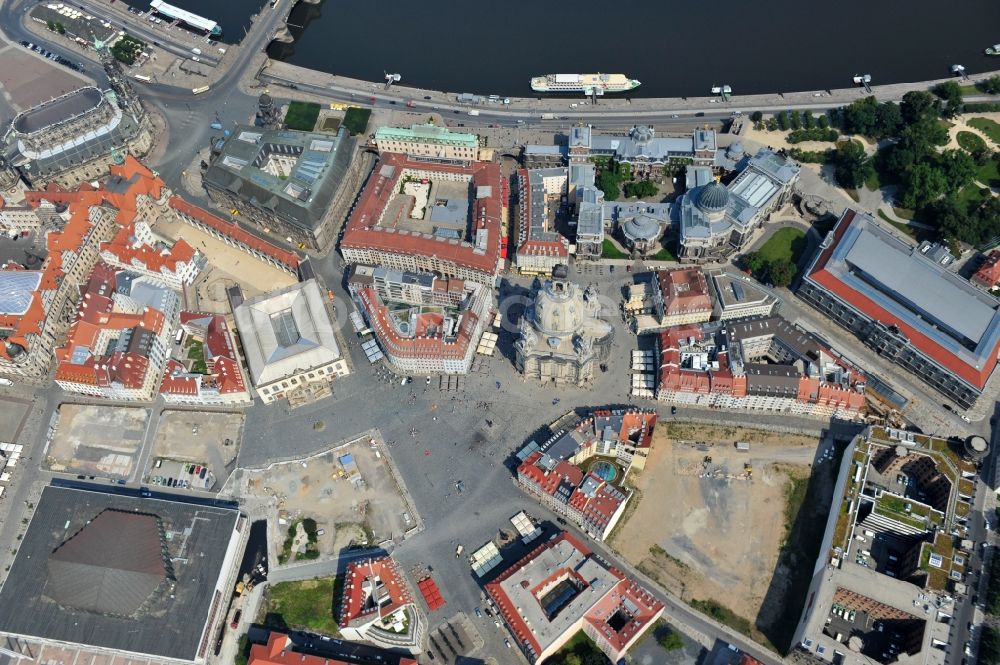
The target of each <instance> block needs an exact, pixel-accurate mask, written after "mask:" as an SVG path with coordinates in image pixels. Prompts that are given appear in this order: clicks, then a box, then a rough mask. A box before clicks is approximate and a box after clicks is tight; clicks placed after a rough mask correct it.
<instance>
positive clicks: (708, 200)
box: [698, 182, 729, 212]
mask: <svg viewBox="0 0 1000 665" xmlns="http://www.w3.org/2000/svg"><path fill="white" fill-rule="evenodd" d="M728 205H729V190H728V189H726V186H725V185H723V184H722V183H720V182H711V183H709V184H707V185H705V186H704V187H703V188H702V190H701V192H699V193H698V207H699V208H701V209H702V210H704V211H706V212H721V211H723V210H725V209H726V207H727V206H728Z"/></svg>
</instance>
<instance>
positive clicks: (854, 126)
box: [842, 97, 878, 136]
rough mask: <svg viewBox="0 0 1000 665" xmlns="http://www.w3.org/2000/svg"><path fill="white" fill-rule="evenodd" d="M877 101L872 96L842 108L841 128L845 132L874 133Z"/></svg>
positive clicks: (865, 134) (863, 134)
mask: <svg viewBox="0 0 1000 665" xmlns="http://www.w3.org/2000/svg"><path fill="white" fill-rule="evenodd" d="M877 108H878V102H877V101H876V100H875V98H874V97H865V98H864V99H859V100H857V101H855V102H853V103H851V104H850V105H848V106H845V107H844V110H843V112H842V113H843V129H844V132H845V133H847V134H861V135H862V136H874V135H875V128H876V122H875V113H876V109H877Z"/></svg>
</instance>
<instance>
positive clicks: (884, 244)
mask: <svg viewBox="0 0 1000 665" xmlns="http://www.w3.org/2000/svg"><path fill="white" fill-rule="evenodd" d="M825 269H826V271H827V272H829V273H830V274H831V275H833V276H835V277H837V278H838V279H839V280H841V281H843V282H845V283H846V284H847V285H848V286H850V287H851V288H853V289H855V290H857V291H859V292H861V293H863V294H865V295H866V296H868V297H869V298H871V299H872V300H873V301H874V302H875V303H876V304H877V305H879V306H881V307H884V308H885V309H887V310H888V311H890V312H892V313H893V314H895V315H896V316H898V317H900V319H902V320H904V321H906V322H908V323H909V324H910V325H911V326H913V327H914V328H915V329H917V330H919V331H920V332H922V333H923V334H925V335H928V336H929V337H931V338H932V339H934V340H935V341H937V342H938V343H940V344H942V345H943V346H945V347H946V348H949V349H952V350H953V351H954V352H955V353H956V354H957V355H959V356H960V357H961V358H962V359H963V360H964V361H965V362H969V363H973V364H975V365H976V366H977V367H978V366H981V363H982V362H987V361H988V359H987V358H986V356H987V355H988V354H989V353H990V352H991V350H992V349H993V348H994V347H995V346H996V343H997V340H998V339H1000V312H998V305H1000V303H998V301H997V300H996V298H994V297H993V296H991V295H989V294H987V293H985V292H983V291H981V290H980V289H977V288H975V287H974V286H972V285H971V284H969V283H968V282H967V281H966V280H964V279H962V278H961V277H959V276H958V275H956V274H955V273H953V272H951V271H950V270H948V269H946V268H944V267H942V266H940V265H938V264H937V263H935V262H934V261H931V260H929V259H927V258H926V257H924V256H923V255H921V254H920V253H919V252H918V251H916V249H915V248H914V247H913V246H912V245H909V244H907V243H905V242H903V241H902V240H901V239H899V238H897V237H895V236H894V235H891V234H889V233H888V232H887V231H885V230H883V229H881V228H880V227H879V226H878V224H877V223H876V222H875V221H874V220H873V219H871V217H868V216H867V215H861V214H859V215H857V216H856V217H855V218H854V221H853V223H852V224H851V225H850V227H849V228H848V229H847V230H846V231H845V232H844V235H843V237H842V238H841V240H840V242H839V243H838V244H837V246H836V247H835V248H834V251H833V253H832V255H831V256H830V258H829V260H828V261H827V263H826V268H825Z"/></svg>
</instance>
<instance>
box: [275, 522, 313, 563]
mask: <svg viewBox="0 0 1000 665" xmlns="http://www.w3.org/2000/svg"><path fill="white" fill-rule="evenodd" d="M300 526H301V527H302V529H303V530H304V531H305V534H306V548H305V551H304V552H292V547H293V546H294V545H295V537H296V535H297V534H298V530H299V527H300ZM317 531H318V529H317V528H316V520H314V519H310V518H308V517H304V518H302V519H298V520H295V521H294V522H292V523H291V524H289V525H288V533H287V534H286V535H285V541H284V542H283V543H282V545H281V552H280V553H279V554H278V563H280V564H285V563H288V562H289V561H300V560H304V559H318V558H319V545H318V544H317V542H318V540H319V536H318V533H317Z"/></svg>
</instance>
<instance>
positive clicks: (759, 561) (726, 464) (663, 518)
mask: <svg viewBox="0 0 1000 665" xmlns="http://www.w3.org/2000/svg"><path fill="white" fill-rule="evenodd" d="M736 441H747V442H750V444H751V450H750V451H749V452H741V451H738V450H736V449H735V447H734V444H735V442H736ZM817 443H818V441H817V440H816V439H815V438H810V437H805V436H795V435H786V434H777V433H772V432H765V431H760V430H749V429H742V428H732V427H726V428H723V427H707V426H696V425H683V424H674V423H671V424H668V425H667V426H666V427H661V428H660V429H659V430H658V432H657V433H656V435H655V439H654V442H653V449H652V452H651V453H650V456H649V459H648V460H647V462H646V468H645V470H643V471H642V472H640V473H639V474H638V475H636V476H633V478H632V482H633V484H634V486H635V488H636V489H637V490H638V492H639V497H638V498H640V501H639V502H638V505H637V507H635V508H634V509H633V510H634V512H633V513H632V514H631V517H629V518H628V521H627V523H626V524H625V526H624V527H622V528H620V529H619V530H618V532H617V533H616V534H615V536H614V542H613V544H614V546H615V548H616V549H617V550H618V551H619V552H621V553H622V554H623V555H624V556H625V558H626V559H628V560H629V561H630V562H632V563H633V564H634V565H637V566H638V567H640V568H641V569H642V570H643V572H645V573H646V574H648V575H650V577H652V578H654V579H656V580H657V581H658V582H660V584H662V585H663V586H664V587H665V588H666V589H668V590H670V591H672V592H673V593H676V594H677V595H679V596H681V597H682V598H683V599H684V600H688V601H690V600H694V599H698V600H706V599H712V600H715V601H717V602H718V603H720V604H721V605H723V606H725V607H726V608H728V609H729V610H732V612H733V613H734V614H735V615H737V616H736V617H735V618H734V619H733V623H741V622H740V621H738V619H740V618H742V619H743V621H742V625H743V627H744V630H746V631H753V629H752V628H751V625H752V624H753V623H754V622H755V620H756V621H757V622H758V623H764V624H767V623H770V621H772V620H774V619H776V617H777V611H778V610H779V609H780V608H770V607H763V605H764V604H765V597H767V598H768V603H769V604H770V602H771V601H770V599H771V598H772V597H773V593H772V592H771V591H770V586H771V577H772V573H773V571H774V569H775V566H776V564H777V561H778V553H779V549H780V547H781V545H782V543H783V542H784V540H785V537H786V530H787V527H786V518H785V511H786V500H787V498H788V497H789V496H791V495H792V494H794V490H795V487H796V485H795V483H793V482H792V479H793V478H794V479H798V481H799V483H800V484H801V483H802V482H803V481H804V479H805V478H807V477H808V475H809V466H808V465H809V463H810V462H811V461H812V459H813V456H814V455H815V450H816V446H817ZM708 460H711V461H708ZM753 632H754V633H755V635H756V636H758V637H759V636H760V635H759V634H758V633H757V632H756V631H753Z"/></svg>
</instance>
